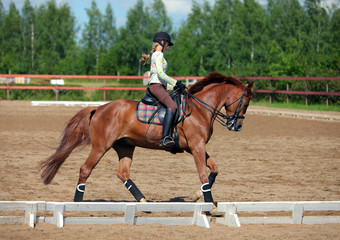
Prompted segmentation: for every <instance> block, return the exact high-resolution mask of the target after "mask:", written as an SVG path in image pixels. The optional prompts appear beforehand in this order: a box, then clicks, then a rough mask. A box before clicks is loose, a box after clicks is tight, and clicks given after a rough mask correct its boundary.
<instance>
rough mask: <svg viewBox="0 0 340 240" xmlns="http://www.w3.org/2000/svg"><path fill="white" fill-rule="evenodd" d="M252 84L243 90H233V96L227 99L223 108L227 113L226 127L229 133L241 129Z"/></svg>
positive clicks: (250, 97) (250, 95) (250, 96)
mask: <svg viewBox="0 0 340 240" xmlns="http://www.w3.org/2000/svg"><path fill="white" fill-rule="evenodd" d="M253 84H254V82H251V83H249V84H246V85H245V88H244V89H241V88H235V91H233V93H234V94H233V95H232V96H229V97H228V98H227V102H226V103H225V105H224V107H225V110H226V112H227V122H226V125H227V128H228V129H229V130H230V131H232V130H233V131H241V129H242V124H243V119H244V118H245V114H246V111H247V108H248V106H249V102H250V100H251V99H252V93H251V89H252V88H253Z"/></svg>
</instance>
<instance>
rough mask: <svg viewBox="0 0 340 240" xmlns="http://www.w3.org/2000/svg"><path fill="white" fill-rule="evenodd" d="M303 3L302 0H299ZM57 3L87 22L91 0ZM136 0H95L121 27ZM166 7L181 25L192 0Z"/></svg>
mask: <svg viewBox="0 0 340 240" xmlns="http://www.w3.org/2000/svg"><path fill="white" fill-rule="evenodd" d="M207 1H208V2H209V3H210V4H213V3H214V2H215V0H207ZM299 1H300V3H301V4H303V0H299ZM322 1H323V2H325V3H326V2H327V3H329V2H337V5H338V6H339V0H322ZM10 2H14V3H15V5H16V7H17V9H21V8H22V6H23V5H24V2H25V0H2V3H3V5H4V7H5V10H8V8H9V4H10ZM30 2H31V4H32V5H33V6H39V5H41V4H44V3H45V2H47V1H46V0H30ZM56 2H57V3H58V4H60V3H63V2H67V3H68V4H69V5H70V7H71V9H72V11H73V13H74V15H75V17H76V21H77V25H79V26H80V27H82V25H84V23H86V22H87V20H88V17H87V14H86V10H85V9H87V8H90V7H91V2H92V0H56ZM136 2H137V0H96V3H97V6H98V8H99V9H100V11H101V12H102V13H103V14H104V13H105V8H106V6H107V4H108V3H110V4H111V7H112V9H113V12H114V16H115V19H116V26H117V27H121V26H124V25H125V22H126V15H127V12H128V11H129V9H130V8H132V7H133V6H134V5H135V4H136ZM152 2H153V0H144V3H145V4H146V5H147V4H150V3H152ZM163 2H164V4H165V7H166V9H167V14H168V16H169V17H170V18H171V19H172V22H173V24H174V27H175V28H176V27H178V26H180V25H181V22H182V21H183V20H185V19H186V17H187V15H188V14H189V13H190V12H191V6H192V0H163ZM196 2H197V3H199V4H201V3H202V2H203V0H196ZM257 2H259V3H260V4H266V3H267V0H257Z"/></svg>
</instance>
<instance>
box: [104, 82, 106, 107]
mask: <svg viewBox="0 0 340 240" xmlns="http://www.w3.org/2000/svg"><path fill="white" fill-rule="evenodd" d="M104 87H106V79H104ZM105 101H106V90H105V89H104V102H105Z"/></svg>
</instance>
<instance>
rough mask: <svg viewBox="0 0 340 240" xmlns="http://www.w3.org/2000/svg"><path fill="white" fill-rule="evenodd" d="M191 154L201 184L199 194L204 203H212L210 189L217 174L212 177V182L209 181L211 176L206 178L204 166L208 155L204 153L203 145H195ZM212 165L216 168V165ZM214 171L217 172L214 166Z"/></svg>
mask: <svg viewBox="0 0 340 240" xmlns="http://www.w3.org/2000/svg"><path fill="white" fill-rule="evenodd" d="M191 153H192V155H193V157H194V159H195V164H196V168H197V172H198V175H199V178H200V181H201V183H202V186H201V192H202V193H203V196H204V201H205V202H212V203H214V200H213V197H212V194H211V187H212V184H213V182H214V181H215V178H216V176H217V174H216V176H214V177H212V180H213V181H211V180H210V179H209V177H211V176H209V177H208V173H207V168H206V166H207V157H208V158H209V155H208V154H207V153H206V152H205V145H204V144H201V145H200V146H197V145H196V147H195V148H194V149H192V150H191ZM211 161H212V160H211ZM214 165H215V166H216V164H214ZM216 170H217V166H216ZM210 175H211V174H210ZM214 204H215V203H214Z"/></svg>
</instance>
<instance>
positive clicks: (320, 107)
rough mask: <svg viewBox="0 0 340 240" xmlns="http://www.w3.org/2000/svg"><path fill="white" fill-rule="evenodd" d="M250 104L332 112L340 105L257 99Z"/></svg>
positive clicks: (339, 110)
mask: <svg viewBox="0 0 340 240" xmlns="http://www.w3.org/2000/svg"><path fill="white" fill-rule="evenodd" d="M251 105H255V106H264V107H272V108H286V109H298V110H309V111H333V112H340V105H339V104H337V105H328V107H327V106H326V103H325V104H322V105H321V104H315V105H314V104H313V105H308V106H306V105H305V104H301V103H288V104H287V103H277V102H274V103H272V104H269V101H264V100H263V101H257V102H254V101H253V102H251Z"/></svg>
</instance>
